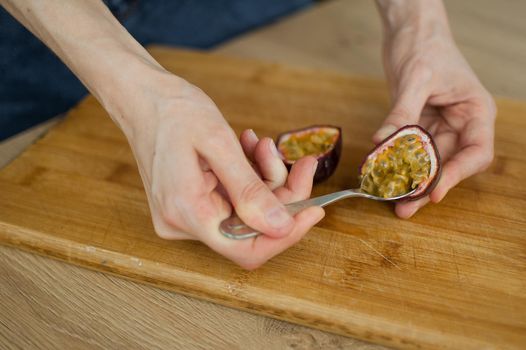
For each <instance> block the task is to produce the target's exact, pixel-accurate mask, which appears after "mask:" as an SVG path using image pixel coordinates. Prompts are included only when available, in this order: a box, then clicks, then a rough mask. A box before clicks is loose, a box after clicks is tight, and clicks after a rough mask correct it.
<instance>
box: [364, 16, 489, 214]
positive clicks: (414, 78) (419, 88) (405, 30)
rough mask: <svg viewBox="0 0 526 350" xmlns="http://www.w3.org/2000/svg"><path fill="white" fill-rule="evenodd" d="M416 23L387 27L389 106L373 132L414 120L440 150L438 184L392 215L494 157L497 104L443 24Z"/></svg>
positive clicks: (413, 207) (435, 198)
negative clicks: (384, 116) (391, 104)
mask: <svg viewBox="0 0 526 350" xmlns="http://www.w3.org/2000/svg"><path fill="white" fill-rule="evenodd" d="M423 17H424V18H425V16H423ZM420 25H421V26H418V25H408V24H407V23H404V24H401V25H399V26H396V25H394V26H391V27H389V26H388V27H389V28H388V29H387V31H386V34H385V38H384V52H383V53H384V55H383V59H384V69H385V72H386V75H387V80H388V83H389V87H390V92H391V95H392V101H393V106H392V109H391V111H390V113H389V115H388V117H387V118H386V119H385V121H384V122H383V125H382V127H381V128H380V129H379V130H378V131H377V132H376V134H375V135H374V136H373V141H374V142H375V143H378V142H380V141H381V140H382V139H384V138H385V137H387V136H388V135H389V134H391V133H392V132H394V131H395V130H397V129H398V128H400V127H402V126H404V125H407V124H419V125H421V126H422V127H424V128H425V129H427V130H428V131H429V132H430V133H431V135H432V136H433V138H434V140H435V142H436V144H437V147H438V149H439V153H440V156H441V159H442V177H441V179H440V181H439V183H438V185H437V186H436V187H435V189H434V190H433V191H432V192H431V193H430V195H429V196H426V197H424V198H422V199H420V200H417V201H414V202H405V203H399V204H397V205H396V208H395V211H396V214H397V215H398V216H399V217H402V218H409V217H411V216H412V215H413V214H414V213H415V212H416V211H417V210H418V209H419V208H421V207H422V206H424V205H425V204H426V203H428V202H429V201H430V200H431V201H432V202H434V203H438V202H440V201H441V200H442V199H443V198H444V196H445V195H446V193H447V192H448V191H449V190H450V189H451V188H453V187H454V186H455V185H457V184H458V183H459V182H460V181H462V180H463V179H465V178H467V177H469V176H471V175H474V174H476V173H478V172H481V171H483V170H485V169H486V168H487V167H488V166H489V165H490V163H491V161H492V159H493V138H494V124H495V117H496V107H495V103H494V101H493V99H492V97H491V95H490V94H489V93H488V92H487V91H486V89H485V88H484V87H483V86H482V84H481V83H480V81H479V80H478V79H477V77H476V76H475V74H474V73H473V71H472V70H471V68H470V67H469V65H468V63H467V62H466V60H465V59H464V57H463V56H462V55H461V53H460V52H459V50H458V48H457V47H456V46H455V43H454V41H453V39H452V37H451V34H450V33H449V30H448V28H447V25H446V27H444V25H443V24H441V23H433V24H432V25H430V26H428V27H426V25H422V24H420ZM404 26H405V27H404Z"/></svg>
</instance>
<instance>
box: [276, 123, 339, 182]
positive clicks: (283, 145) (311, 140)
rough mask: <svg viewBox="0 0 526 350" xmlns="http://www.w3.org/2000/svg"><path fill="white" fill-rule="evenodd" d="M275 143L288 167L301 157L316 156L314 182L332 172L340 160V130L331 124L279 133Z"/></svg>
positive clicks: (321, 179) (325, 177)
mask: <svg viewBox="0 0 526 350" xmlns="http://www.w3.org/2000/svg"><path fill="white" fill-rule="evenodd" d="M276 145H277V148H278V151H279V154H280V156H281V159H283V162H284V163H285V165H286V166H287V168H288V169H290V167H291V166H292V164H294V162H296V161H297V160H298V159H300V158H301V157H304V156H314V157H316V159H317V160H318V167H317V169H316V174H315V175H314V182H320V181H323V180H325V179H327V178H328V177H329V176H331V175H332V174H333V173H334V170H336V166H337V165H338V162H339V161H340V154H341V151H342V131H341V129H340V128H339V127H337V126H331V125H314V126H309V127H306V128H303V129H298V130H292V131H288V132H285V133H283V134H281V135H280V136H278V139H277V141H276Z"/></svg>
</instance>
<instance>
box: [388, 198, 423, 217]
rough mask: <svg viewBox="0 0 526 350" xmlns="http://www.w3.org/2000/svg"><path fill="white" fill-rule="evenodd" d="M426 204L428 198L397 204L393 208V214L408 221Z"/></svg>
mask: <svg viewBox="0 0 526 350" xmlns="http://www.w3.org/2000/svg"><path fill="white" fill-rule="evenodd" d="M427 203H429V196H426V197H423V198H420V199H418V200H415V201H411V202H403V203H397V204H396V206H395V213H396V215H398V217H399V218H402V219H409V218H410V217H411V216H413V215H415V213H416V212H417V211H418V210H419V209H420V208H422V207H423V206H424V205H426V204H427Z"/></svg>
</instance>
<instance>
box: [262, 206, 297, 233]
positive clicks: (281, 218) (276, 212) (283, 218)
mask: <svg viewBox="0 0 526 350" xmlns="http://www.w3.org/2000/svg"><path fill="white" fill-rule="evenodd" d="M265 219H266V220H267V222H268V224H269V225H270V226H272V227H274V228H281V227H285V226H287V225H288V224H289V223H290V222H291V221H292V217H291V216H290V215H289V213H288V212H287V210H285V208H284V207H276V208H273V209H271V210H269V211H268V212H267V214H266V215H265Z"/></svg>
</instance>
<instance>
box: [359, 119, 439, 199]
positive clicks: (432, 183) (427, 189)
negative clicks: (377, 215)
mask: <svg viewBox="0 0 526 350" xmlns="http://www.w3.org/2000/svg"><path fill="white" fill-rule="evenodd" d="M407 129H416V131H415V134H417V135H421V134H424V135H425V136H426V137H427V138H428V139H429V142H427V144H430V145H431V146H432V148H433V154H434V156H435V159H436V169H435V171H434V175H433V174H431V175H432V176H431V180H428V181H427V183H423V184H424V187H423V188H424V189H423V190H420V189H419V188H420V187H421V186H418V187H419V188H418V189H417V192H415V193H414V194H413V195H411V196H408V197H405V198H403V199H402V200H401V201H414V200H417V199H420V198H422V197H425V196H427V195H428V194H429V193H431V191H433V189H434V188H435V187H436V185H437V184H438V181H439V180H440V177H441V175H442V164H441V161H440V153H439V152H438V148H437V146H436V144H435V141H434V140H433V137H432V136H431V134H430V133H429V132H427V130H425V129H424V128H422V127H421V126H420V125H406V126H403V127H401V128H400V129H398V130H396V131H395V132H393V133H392V134H391V135H389V136H387V137H386V138H385V139H383V140H382V141H381V142H379V143H378V144H377V145H376V147H374V148H373V149H372V150H371V151H370V152H369V153H368V154H367V156H366V157H365V158H364V160H363V161H362V164H360V167H359V168H358V171H359V174H362V170H363V167H364V165H365V163H366V162H367V160H369V158H370V157H373V155H375V154H376V153H378V151H379V150H380V149H381V148H382V147H384V146H385V145H386V144H388V143H390V142H391V141H392V140H394V139H395V138H397V137H398V135H400V134H401V133H402V132H403V131H405V130H407ZM386 147H388V146H386ZM428 153H429V152H428ZM430 156H433V155H430ZM431 170H433V169H431Z"/></svg>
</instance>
